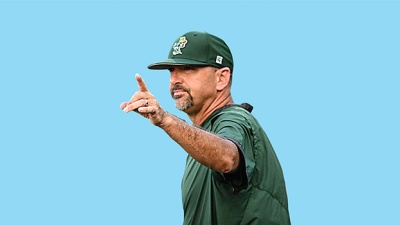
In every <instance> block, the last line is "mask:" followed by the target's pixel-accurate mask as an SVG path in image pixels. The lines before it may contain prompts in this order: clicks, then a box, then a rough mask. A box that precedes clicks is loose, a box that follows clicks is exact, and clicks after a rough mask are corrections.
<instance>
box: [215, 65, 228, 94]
mask: <svg viewBox="0 0 400 225" xmlns="http://www.w3.org/2000/svg"><path fill="white" fill-rule="evenodd" d="M216 73H217V79H218V83H217V90H218V91H221V90H223V89H225V88H227V87H229V81H230V80H231V69H229V68H228V67H223V68H221V69H218V70H217V72H216Z"/></svg>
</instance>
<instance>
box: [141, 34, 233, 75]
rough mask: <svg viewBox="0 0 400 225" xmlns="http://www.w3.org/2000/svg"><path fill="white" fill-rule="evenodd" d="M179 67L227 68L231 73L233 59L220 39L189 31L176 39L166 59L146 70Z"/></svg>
mask: <svg viewBox="0 0 400 225" xmlns="http://www.w3.org/2000/svg"><path fill="white" fill-rule="evenodd" d="M181 65H193V66H197V65H198V66H215V67H217V68H222V67H229V68H230V69H231V72H233V57H232V53H231V51H230V49H229V47H228V45H227V44H226V43H225V42H224V41H223V40H222V39H221V38H219V37H217V36H214V35H212V34H209V33H207V32H199V31H191V32H187V33H185V34H183V35H182V36H180V37H179V38H178V39H176V41H175V42H174V44H173V45H172V48H171V50H170V51H169V54H168V59H166V60H165V61H162V62H158V63H153V64H151V65H149V66H148V67H147V68H149V69H154V70H163V69H169V68H170V67H171V66H181Z"/></svg>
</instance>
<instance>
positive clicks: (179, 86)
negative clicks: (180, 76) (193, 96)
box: [171, 84, 190, 96]
mask: <svg viewBox="0 0 400 225" xmlns="http://www.w3.org/2000/svg"><path fill="white" fill-rule="evenodd" d="M176 90H181V91H185V92H187V93H190V92H189V89H188V88H186V87H184V86H182V85H180V84H175V85H174V86H172V88H171V96H174V91H176Z"/></svg>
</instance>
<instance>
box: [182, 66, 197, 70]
mask: <svg viewBox="0 0 400 225" xmlns="http://www.w3.org/2000/svg"><path fill="white" fill-rule="evenodd" d="M183 70H194V68H193V67H190V66H184V67H183Z"/></svg>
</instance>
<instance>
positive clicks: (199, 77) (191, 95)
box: [169, 66, 217, 113]
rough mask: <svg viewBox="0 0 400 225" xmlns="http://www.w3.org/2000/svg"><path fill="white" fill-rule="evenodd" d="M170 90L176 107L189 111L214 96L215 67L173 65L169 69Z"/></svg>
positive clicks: (192, 110) (193, 110)
mask: <svg viewBox="0 0 400 225" xmlns="http://www.w3.org/2000/svg"><path fill="white" fill-rule="evenodd" d="M169 71H170V73H171V77H170V91H171V96H172V98H173V99H174V100H175V106H176V108H177V109H179V110H182V111H184V112H187V113H190V112H195V110H196V109H198V108H199V107H202V105H204V103H206V102H207V101H208V100H210V99H212V98H213V97H215V94H216V88H215V87H216V82H217V79H216V76H215V71H216V69H215V68H213V67H209V66H207V67H198V66H174V67H171V68H170V69H169Z"/></svg>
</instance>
